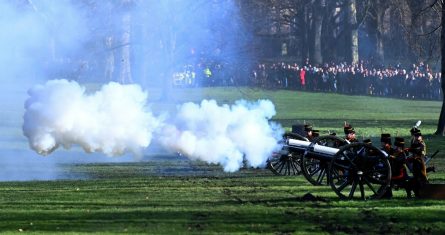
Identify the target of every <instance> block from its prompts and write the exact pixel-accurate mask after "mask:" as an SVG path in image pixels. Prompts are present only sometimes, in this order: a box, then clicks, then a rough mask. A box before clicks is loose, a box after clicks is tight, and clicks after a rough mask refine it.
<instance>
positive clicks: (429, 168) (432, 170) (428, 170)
mask: <svg viewBox="0 0 445 235" xmlns="http://www.w3.org/2000/svg"><path fill="white" fill-rule="evenodd" d="M426 172H427V173H428V172H436V167H434V166H429V167H427V168H426Z"/></svg>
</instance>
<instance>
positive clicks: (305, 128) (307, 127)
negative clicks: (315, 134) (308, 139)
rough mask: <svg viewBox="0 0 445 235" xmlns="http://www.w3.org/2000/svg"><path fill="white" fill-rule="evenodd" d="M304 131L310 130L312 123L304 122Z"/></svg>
mask: <svg viewBox="0 0 445 235" xmlns="http://www.w3.org/2000/svg"><path fill="white" fill-rule="evenodd" d="M304 131H306V132H309V131H312V125H311V124H304Z"/></svg>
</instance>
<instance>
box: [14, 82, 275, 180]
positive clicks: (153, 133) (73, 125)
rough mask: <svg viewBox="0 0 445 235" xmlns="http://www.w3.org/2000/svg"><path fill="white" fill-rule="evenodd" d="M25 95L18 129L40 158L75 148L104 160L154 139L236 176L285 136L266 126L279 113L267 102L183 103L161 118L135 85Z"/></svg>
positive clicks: (67, 86)
mask: <svg viewBox="0 0 445 235" xmlns="http://www.w3.org/2000/svg"><path fill="white" fill-rule="evenodd" d="M28 93H29V95H30V97H29V98H28V100H27V101H26V103H25V109H26V110H25V115H24V124H23V132H24V135H25V136H26V137H28V140H29V145H30V147H31V148H32V149H33V150H35V151H36V152H38V153H39V154H44V155H45V154H49V153H51V152H52V151H54V150H55V149H57V148H58V147H59V146H63V147H64V148H70V147H71V146H72V145H79V146H81V147H82V148H83V149H84V150H85V151H86V152H103V153H105V154H107V155H121V154H123V153H125V152H133V153H136V154H138V153H139V152H140V150H141V149H143V148H147V147H148V146H149V145H150V143H151V141H152V139H153V138H155V139H157V140H159V142H160V143H161V144H162V145H163V146H164V147H165V148H166V149H167V150H169V151H175V152H180V153H182V154H184V155H185V156H187V157H189V158H190V159H192V160H203V161H206V162H208V163H214V164H221V165H222V166H223V167H224V170H225V171H229V172H233V171H236V170H238V169H239V168H240V167H242V166H243V160H246V162H247V164H248V165H249V166H252V167H260V166H264V164H265V163H266V161H267V159H268V156H270V155H271V153H272V152H273V151H274V150H275V149H276V148H277V142H278V140H279V139H280V136H281V134H282V132H283V130H282V129H281V127H279V126H278V125H276V124H273V123H270V122H269V120H270V118H271V117H272V116H274V115H275V113H276V112H275V107H274V105H273V104H272V102H271V101H268V100H259V101H258V102H255V103H252V102H247V101H237V102H236V103H235V104H234V105H232V106H229V105H222V106H219V105H218V104H217V103H216V101H214V100H203V101H202V102H201V104H194V103H185V104H183V105H181V106H179V107H178V112H177V113H176V115H175V116H174V117H172V118H171V120H168V121H165V120H163V118H160V117H155V116H154V115H153V114H152V113H151V112H150V111H149V110H147V108H146V107H147V93H145V92H143V91H142V89H141V88H140V87H139V86H138V85H120V84H118V83H109V84H107V85H104V86H103V87H102V88H101V89H100V90H99V91H97V92H95V93H93V94H88V93H87V92H86V90H85V88H84V87H81V86H80V85H79V84H78V83H76V82H74V81H67V80H51V81H48V82H47V83H46V84H45V85H39V86H36V87H34V88H32V89H31V90H29V92H28Z"/></svg>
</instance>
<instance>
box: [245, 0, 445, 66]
mask: <svg viewBox="0 0 445 235" xmlns="http://www.w3.org/2000/svg"><path fill="white" fill-rule="evenodd" d="M239 1H240V3H241V6H242V9H244V11H243V15H244V17H245V18H246V19H247V20H246V21H247V23H248V24H250V25H251V27H250V28H253V29H254V33H255V35H257V37H256V39H257V41H256V42H255V43H256V46H257V48H262V47H264V44H267V43H269V46H272V47H273V46H274V45H275V47H276V50H275V51H273V52H269V53H267V51H260V52H259V54H260V55H259V56H264V57H270V56H283V55H284V56H287V57H291V58H296V59H297V60H302V61H304V60H305V59H306V58H309V59H310V60H311V62H312V63H314V64H322V63H324V62H331V61H339V60H340V61H346V62H349V63H357V62H358V60H360V59H364V60H371V61H372V62H375V63H381V64H387V63H396V62H404V63H410V62H418V61H426V62H436V63H437V61H438V58H439V57H440V50H439V48H440V36H439V32H438V31H436V30H435V29H436V28H437V27H438V26H440V17H441V13H440V12H441V10H440V9H441V5H440V4H434V2H435V0H426V1H411V0H329V1H328V0H239ZM267 39H270V40H268V41H267ZM265 41H266V42H265ZM256 51H258V50H256Z"/></svg>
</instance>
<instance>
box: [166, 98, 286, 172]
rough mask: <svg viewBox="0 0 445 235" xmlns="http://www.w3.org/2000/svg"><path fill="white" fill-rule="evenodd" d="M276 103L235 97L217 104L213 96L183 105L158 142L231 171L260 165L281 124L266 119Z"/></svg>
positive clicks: (271, 147) (277, 136)
mask: <svg viewBox="0 0 445 235" xmlns="http://www.w3.org/2000/svg"><path fill="white" fill-rule="evenodd" d="M274 115H275V107H274V105H273V104H272V102H270V101H268V100H260V101H258V102H257V103H249V102H246V101H237V102H236V103H235V105H232V106H229V105H222V106H218V105H217V103H216V101H214V100H203V101H202V102H201V104H200V105H198V104H194V103H186V104H184V105H182V106H181V107H180V108H179V110H178V114H177V116H176V117H175V119H174V121H173V124H170V125H166V126H165V127H164V131H163V134H164V135H163V136H162V137H161V142H162V143H163V145H164V146H166V147H167V148H168V149H174V150H177V151H179V152H181V153H183V154H184V155H186V156H188V157H189V158H191V159H199V160H203V161H206V162H209V163H219V164H221V165H223V167H224V170H225V171H229V172H233V171H236V170H238V169H239V168H240V167H241V166H242V165H243V157H245V160H246V161H247V163H248V164H249V165H250V166H253V167H258V166H263V165H264V164H265V162H266V160H267V158H268V156H270V154H271V153H272V151H273V150H275V149H276V147H277V140H278V139H279V135H280V134H281V131H280V128H279V127H278V126H275V125H273V124H270V123H269V122H268V120H269V119H270V118H271V117H272V116H274Z"/></svg>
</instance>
